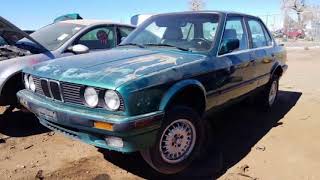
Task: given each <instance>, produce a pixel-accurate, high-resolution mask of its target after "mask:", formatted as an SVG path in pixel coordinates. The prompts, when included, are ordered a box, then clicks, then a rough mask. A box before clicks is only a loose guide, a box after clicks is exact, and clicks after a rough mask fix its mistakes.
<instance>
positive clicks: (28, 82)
mask: <svg viewBox="0 0 320 180" xmlns="http://www.w3.org/2000/svg"><path fill="white" fill-rule="evenodd" d="M23 81H24V86H25V88H26V89H29V90H31V91H33V92H35V91H36V84H35V83H34V81H33V78H32V76H31V75H28V74H24V75H23Z"/></svg>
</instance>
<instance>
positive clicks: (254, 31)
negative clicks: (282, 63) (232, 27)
mask: <svg viewBox="0 0 320 180" xmlns="http://www.w3.org/2000/svg"><path fill="white" fill-rule="evenodd" d="M248 24H249V29H250V32H251V38H252V47H253V48H259V47H265V46H269V45H270V44H271V38H270V37H269V38H270V39H269V40H268V39H267V38H266V36H265V32H266V30H264V28H263V26H262V25H261V23H260V22H258V21H257V20H249V21H248Z"/></svg>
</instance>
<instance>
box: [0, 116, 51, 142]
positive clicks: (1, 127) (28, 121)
mask: <svg viewBox="0 0 320 180" xmlns="http://www.w3.org/2000/svg"><path fill="white" fill-rule="evenodd" d="M49 131H50V130H49V129H47V128H45V127H44V126H42V125H41V124H40V123H39V120H38V119H37V118H36V117H35V116H34V115H33V114H31V113H25V112H22V111H13V112H4V113H3V114H1V115H0V134H3V135H5V136H9V137H26V136H31V135H36V134H42V133H46V132H49Z"/></svg>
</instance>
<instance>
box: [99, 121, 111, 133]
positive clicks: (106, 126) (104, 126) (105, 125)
mask: <svg viewBox="0 0 320 180" xmlns="http://www.w3.org/2000/svg"><path fill="white" fill-rule="evenodd" d="M94 127H95V128H97V129H103V130H107V131H113V124H110V123H106V122H98V121H95V122H94Z"/></svg>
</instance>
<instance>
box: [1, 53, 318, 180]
mask: <svg viewBox="0 0 320 180" xmlns="http://www.w3.org/2000/svg"><path fill="white" fill-rule="evenodd" d="M319 55H320V49H312V50H288V58H289V62H288V64H289V70H288V71H287V73H286V74H285V75H284V77H283V78H282V80H281V83H280V85H281V92H280V94H279V99H278V102H277V104H276V106H275V108H274V109H273V111H272V112H261V111H260V110H258V109H256V108H255V107H252V106H250V105H246V104H244V103H241V104H239V105H235V106H232V107H230V108H228V109H227V110H225V111H223V112H219V113H215V114H213V115H211V116H210V117H209V118H211V119H215V120H218V121H217V122H216V123H215V124H214V127H213V132H214V133H213V134H214V140H213V141H214V142H215V143H213V144H216V146H215V145H212V147H210V148H208V153H207V154H206V156H205V157H204V158H203V159H201V160H198V161H196V162H194V164H193V165H192V166H191V167H190V168H189V169H187V170H186V172H184V173H182V174H179V175H176V176H170V177H164V176H161V175H159V174H157V173H156V172H154V171H153V170H152V169H150V168H149V167H148V165H147V164H146V163H145V162H144V161H143V160H142V159H141V157H140V155H139V154H138V153H133V154H127V155H126V154H121V153H116V152H111V151H106V150H101V149H97V148H95V147H92V146H89V145H86V144H83V143H81V142H78V141H75V140H70V139H68V138H65V137H64V136H62V135H60V134H57V133H53V132H50V131H49V130H48V129H46V128H44V127H42V126H41V125H40V124H39V123H38V121H37V119H36V118H35V117H33V116H32V115H30V114H29V115H28V114H24V113H22V112H19V111H16V112H13V113H10V114H5V113H4V114H2V115H0V179H35V178H36V179H37V178H38V179H43V178H44V179H96V180H104V179H129V180H131V179H161V178H163V179H164V178H165V179H216V178H217V179H219V180H253V179H259V180H261V179H262V180H286V179H288V180H318V179H320V171H319V169H320V155H319V152H320V143H319V139H320V131H319V129H320V121H319V117H320V69H319V68H320V57H319ZM2 112H3V110H2ZM217 144H218V145H217ZM216 149H220V151H216ZM218 152H221V153H218Z"/></svg>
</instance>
